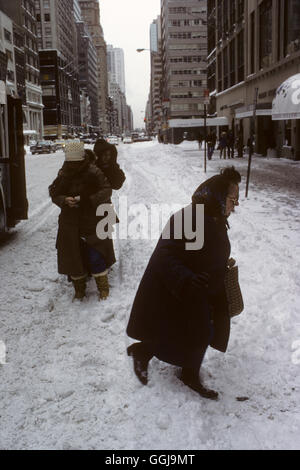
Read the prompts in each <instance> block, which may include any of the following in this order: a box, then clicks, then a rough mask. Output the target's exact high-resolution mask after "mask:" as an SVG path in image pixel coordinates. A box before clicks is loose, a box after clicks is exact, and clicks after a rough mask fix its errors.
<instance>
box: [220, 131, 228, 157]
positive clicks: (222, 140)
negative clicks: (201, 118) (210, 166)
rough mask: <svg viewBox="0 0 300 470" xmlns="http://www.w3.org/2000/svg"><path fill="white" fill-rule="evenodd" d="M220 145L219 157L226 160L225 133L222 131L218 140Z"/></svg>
mask: <svg viewBox="0 0 300 470" xmlns="http://www.w3.org/2000/svg"><path fill="white" fill-rule="evenodd" d="M219 147H220V158H222V157H223V158H224V159H225V160H226V149H227V133H226V132H222V134H221V137H220V142H219Z"/></svg>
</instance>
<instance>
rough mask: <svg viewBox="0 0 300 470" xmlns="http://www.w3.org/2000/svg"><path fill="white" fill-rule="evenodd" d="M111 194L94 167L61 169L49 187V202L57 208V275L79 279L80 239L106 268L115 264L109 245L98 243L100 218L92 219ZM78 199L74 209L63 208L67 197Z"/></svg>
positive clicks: (82, 264)
mask: <svg viewBox="0 0 300 470" xmlns="http://www.w3.org/2000/svg"><path fill="white" fill-rule="evenodd" d="M111 193H112V189H111V186H110V184H109V182H108V181H107V179H106V178H105V176H104V174H103V173H102V172H101V171H100V170H99V169H98V168H96V167H95V166H94V165H90V164H88V162H83V163H82V164H80V163H79V164H78V163H76V164H75V165H70V164H69V165H66V164H65V165H64V166H63V168H62V170H60V172H59V174H58V176H57V178H56V179H55V180H54V181H53V183H52V185H51V186H50V187H49V194H50V196H51V198H52V201H53V202H54V203H55V204H56V205H58V206H59V207H60V208H61V213H60V215H59V220H58V233H57V239H56V248H57V262H58V272H59V273H60V274H66V275H69V276H81V275H83V274H85V273H86V272H87V270H88V266H87V265H86V260H85V256H84V252H83V250H82V241H81V238H84V239H85V241H86V243H87V244H88V245H90V246H92V247H93V248H95V249H96V250H97V251H99V253H101V254H102V256H103V257H104V259H105V261H106V265H107V267H110V266H111V265H112V264H113V263H115V261H116V259H115V254H114V248H113V242H112V240H111V239H109V238H107V239H105V240H100V239H99V238H98V237H97V235H96V227H97V224H98V222H99V221H100V220H101V217H98V216H96V209H97V207H98V206H99V204H102V203H107V202H109V200H110V196H111ZM78 195H80V202H79V204H78V207H77V208H70V207H69V206H68V205H66V204H65V198H66V197H67V196H73V197H74V196H78Z"/></svg>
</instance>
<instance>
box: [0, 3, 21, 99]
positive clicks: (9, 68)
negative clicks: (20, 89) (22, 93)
mask: <svg viewBox="0 0 300 470" xmlns="http://www.w3.org/2000/svg"><path fill="white" fill-rule="evenodd" d="M0 52H1V80H2V81H6V87H7V90H8V93H9V94H11V95H12V96H17V83H16V65H15V54H14V44H13V21H12V19H11V18H9V17H8V16H7V15H6V14H5V13H3V12H2V11H0Z"/></svg>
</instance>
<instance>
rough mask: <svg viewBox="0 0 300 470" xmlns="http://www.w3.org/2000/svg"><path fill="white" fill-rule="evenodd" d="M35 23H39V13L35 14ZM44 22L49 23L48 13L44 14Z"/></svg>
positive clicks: (49, 16)
mask: <svg viewBox="0 0 300 470" xmlns="http://www.w3.org/2000/svg"><path fill="white" fill-rule="evenodd" d="M36 21H38V22H39V23H40V22H41V14H40V13H37V15H36ZM44 21H45V22H46V23H49V22H50V21H51V15H50V13H44Z"/></svg>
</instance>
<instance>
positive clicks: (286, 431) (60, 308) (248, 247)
mask: <svg viewBox="0 0 300 470" xmlns="http://www.w3.org/2000/svg"><path fill="white" fill-rule="evenodd" d="M118 151H119V161H120V164H121V167H122V168H123V169H124V171H125V173H126V175H127V179H126V182H125V184H124V186H123V188H122V189H121V191H120V192H118V193H115V195H114V202H115V205H116V207H118V202H119V199H118V197H119V196H122V197H125V196H126V197H127V198H128V205H129V206H130V205H131V204H136V203H143V204H145V205H146V206H147V207H150V205H151V204H159V203H162V202H164V203H168V204H172V203H178V204H181V205H185V204H187V203H189V201H190V197H191V194H192V193H193V191H194V190H195V188H196V187H197V186H198V185H199V184H200V182H201V181H204V180H205V179H206V178H208V177H210V176H212V175H213V174H216V173H218V172H219V169H220V167H221V166H224V163H225V164H229V161H226V162H224V161H223V160H220V159H219V157H218V155H217V153H218V152H216V154H215V156H214V157H213V160H212V161H210V162H208V165H207V173H206V174H204V171H203V151H202V152H200V151H199V149H198V143H197V142H183V143H182V144H180V145H178V146H175V145H174V146H173V145H163V144H158V143H157V142H145V143H138V144H132V145H130V146H126V145H124V146H123V145H122V144H120V145H119V148H118ZM62 161H63V153H62V152H57V153H56V154H53V155H50V156H49V155H41V156H32V155H30V154H27V156H26V168H27V186H28V198H29V204H30V218H29V220H28V221H25V222H22V223H21V224H19V225H18V226H17V227H16V229H15V230H14V231H13V232H12V233H11V235H10V237H9V239H8V240H7V241H6V242H5V243H3V244H2V245H1V249H0V263H1V292H0V305H1V307H0V309H1V315H0V340H2V341H4V343H5V345H6V348H7V355H6V362H7V363H6V364H5V365H0V374H1V386H0V400H1V404H2V411H1V431H0V448H2V449H118V450H121V449H190V450H192V449H280V448H281V449H299V448H300V440H299V435H300V433H299V431H300V414H299V389H300V381H299V375H300V374H299V367H300V352H299V350H300V344H299V340H300V321H299V305H300V294H299V292H300V289H299V285H300V274H299V272H300V269H299V260H300V239H299V231H300V217H299V212H300V211H299V202H298V201H299V183H298V182H299V178H300V165H299V162H291V161H287V160H277V159H259V158H254V159H253V165H252V175H251V180H250V191H249V198H248V199H245V197H244V192H245V175H246V171H247V161H246V159H235V160H231V161H230V164H231V162H233V163H234V165H235V166H236V168H237V169H238V170H239V171H240V172H241V174H242V175H243V182H242V184H241V189H240V207H238V208H237V210H236V213H235V214H233V215H232V216H231V219H230V225H231V230H230V232H229V237H230V240H231V244H232V256H233V257H234V258H236V259H237V261H238V264H239V268H240V282H241V287H242V291H243V295H244V301H245V311H244V312H243V313H242V315H241V316H240V317H237V318H235V319H234V320H233V321H232V331H231V339H230V343H229V348H228V352H227V353H226V354H222V353H219V352H217V351H215V350H212V349H209V350H208V353H207V356H206V358H205V361H204V365H203V371H202V376H203V379H204V382H205V383H207V385H209V386H211V387H212V388H215V389H216V390H218V391H219V392H220V400H219V401H218V402H210V401H209V400H205V399H202V398H200V397H199V396H198V395H197V394H196V393H194V392H192V391H191V390H189V389H187V387H185V386H184V385H183V384H182V383H181V382H179V380H178V378H177V374H178V369H177V368H176V367H172V366H170V365H168V364H165V363H162V362H160V361H158V360H156V359H155V358H154V359H153V360H152V361H151V363H150V367H149V376H150V382H149V385H148V386H147V387H142V386H141V385H140V384H139V383H138V381H137V379H136V378H135V376H134V374H133V371H132V362H131V359H129V358H127V356H126V347H127V346H128V344H129V339H128V338H127V337H126V335H125V329H126V325H127V320H128V316H129V313H130V308H131V305H132V301H133V298H134V295H135V292H136V289H137V286H138V284H139V281H140V279H141V276H142V274H143V271H144V268H145V266H146V264H147V262H148V259H149V257H150V255H151V253H152V250H153V248H154V246H155V244H156V240H134V239H131V238H128V239H126V240H123V239H122V240H116V242H115V247H116V254H117V258H118V262H117V263H116V264H115V265H114V267H113V268H112V270H111V273H110V283H111V296H110V297H109V299H108V300H107V301H105V302H101V303H99V302H98V300H97V293H96V286H95V285H94V283H93V280H91V281H90V283H89V286H88V298H87V299H86V300H84V301H83V302H82V303H76V302H74V303H72V286H71V285H70V284H69V283H68V282H67V280H66V278H65V277H63V276H59V275H58V274H57V270H56V252H55V237H56V230H57V216H58V213H59V210H58V208H56V207H55V206H54V205H53V204H51V201H50V199H49V197H48V189H47V188H48V186H49V184H50V183H51V182H52V180H53V179H54V177H55V176H56V174H57V171H58V169H59V168H60V166H61V164H62ZM236 397H240V398H241V399H243V397H244V398H247V399H245V400H244V401H237V400H236Z"/></svg>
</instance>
